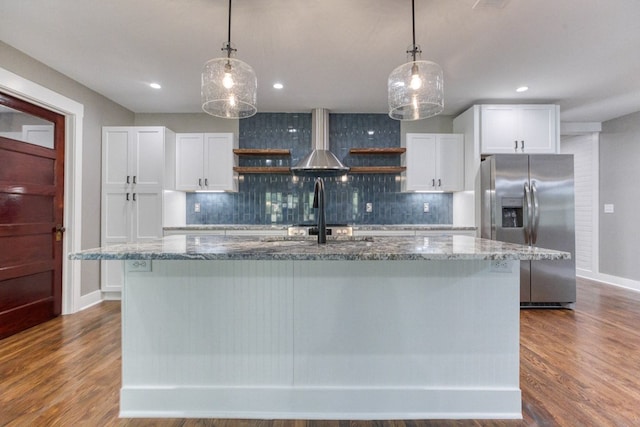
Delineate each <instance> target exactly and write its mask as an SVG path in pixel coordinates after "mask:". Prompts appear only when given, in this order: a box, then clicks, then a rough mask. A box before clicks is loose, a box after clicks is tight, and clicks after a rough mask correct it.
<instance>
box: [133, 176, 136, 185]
mask: <svg viewBox="0 0 640 427" xmlns="http://www.w3.org/2000/svg"><path fill="white" fill-rule="evenodd" d="M133 183H134V184H136V176H135V175H133Z"/></svg>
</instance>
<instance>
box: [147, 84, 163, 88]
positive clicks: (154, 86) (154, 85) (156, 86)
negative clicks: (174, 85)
mask: <svg viewBox="0 0 640 427" xmlns="http://www.w3.org/2000/svg"><path fill="white" fill-rule="evenodd" d="M149 86H150V87H152V88H154V89H162V86H160V83H149Z"/></svg>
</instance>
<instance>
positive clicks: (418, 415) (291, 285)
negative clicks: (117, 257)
mask: <svg viewBox="0 0 640 427" xmlns="http://www.w3.org/2000/svg"><path fill="white" fill-rule="evenodd" d="M125 262H128V263H132V262H135V261H125ZM518 265H519V261H513V260H508V261H500V268H497V267H496V264H495V263H493V264H492V261H488V260H459V259H457V260H446V261H444V260H425V261H393V260H382V261H345V260H340V261H326V260H311V261H307V260H305V261H298V260H283V261H256V260H240V261H238V260H235V261H224V260H215V261H211V260H208V261H207V260H153V261H152V271H151V272H128V273H126V283H125V286H124V293H123V308H122V330H123V331H122V332H123V353H122V370H123V372H122V390H121V396H120V416H122V417H179V418H189V417H197V418H268V419H274V418H296V419H435V418H446V419H460V418H521V417H522V416H521V396H520V388H519V294H520V289H519V268H518ZM505 266H506V267H507V268H505ZM505 270H509V271H506V272H505Z"/></svg>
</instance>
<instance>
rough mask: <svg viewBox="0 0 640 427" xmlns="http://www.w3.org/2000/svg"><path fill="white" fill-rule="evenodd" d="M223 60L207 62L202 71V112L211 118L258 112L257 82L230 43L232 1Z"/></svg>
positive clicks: (229, 117) (235, 116)
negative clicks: (237, 56)
mask: <svg viewBox="0 0 640 427" xmlns="http://www.w3.org/2000/svg"><path fill="white" fill-rule="evenodd" d="M222 50H223V51H226V53H227V54H226V56H225V57H223V58H214V59H211V60H209V61H207V62H206V63H205V64H204V68H203V69H202V93H201V94H202V109H203V110H204V111H205V112H206V113H208V114H211V115H212V116H216V117H222V118H225V119H244V118H247V117H251V116H253V115H254V114H255V113H256V111H257V108H256V91H257V87H258V81H257V79H256V73H255V72H254V71H253V68H251V66H250V65H249V64H247V63H246V62H243V61H240V60H239V59H236V58H233V56H235V53H236V52H237V49H235V48H234V47H233V44H232V43H231V0H229V26H228V32H227V41H226V43H224V44H223V45H222Z"/></svg>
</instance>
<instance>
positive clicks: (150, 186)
mask: <svg viewBox="0 0 640 427" xmlns="http://www.w3.org/2000/svg"><path fill="white" fill-rule="evenodd" d="M174 139H175V134H174V133H173V132H171V131H170V130H168V129H166V128H164V127H146V126H143V127H104V128H103V129H102V194H101V227H100V228H101V230H100V232H101V236H100V240H101V245H102V246H107V245H112V244H118V243H127V242H144V241H149V240H153V239H157V238H159V237H162V234H163V233H162V226H163V194H164V193H163V190H164V182H165V171H166V166H167V165H166V164H165V148H167V149H173V142H174ZM123 280H124V271H123V264H122V263H119V262H113V261H102V262H101V273H100V282H101V285H100V288H101V290H102V291H103V293H104V294H105V297H106V298H110V297H119V293H120V292H121V290H122V283H123Z"/></svg>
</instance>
